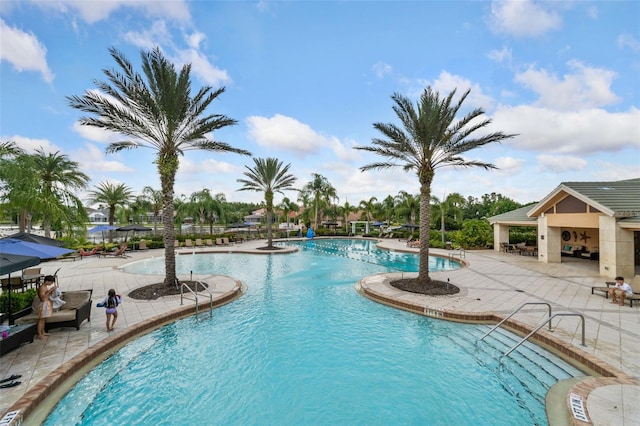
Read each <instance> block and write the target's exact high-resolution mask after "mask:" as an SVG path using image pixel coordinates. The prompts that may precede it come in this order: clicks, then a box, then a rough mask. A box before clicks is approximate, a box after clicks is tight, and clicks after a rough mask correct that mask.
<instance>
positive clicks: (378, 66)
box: [371, 61, 393, 79]
mask: <svg viewBox="0 0 640 426" xmlns="http://www.w3.org/2000/svg"><path fill="white" fill-rule="evenodd" d="M371 69H372V70H373V73H374V74H375V75H376V77H377V78H379V79H383V78H385V77H386V76H388V75H390V74H391V72H392V71H393V68H392V67H391V65H389V64H386V63H384V62H382V61H378V62H376V63H375V64H373V66H372V67H371Z"/></svg>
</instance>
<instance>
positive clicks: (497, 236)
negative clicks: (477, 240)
mask: <svg viewBox="0 0 640 426" xmlns="http://www.w3.org/2000/svg"><path fill="white" fill-rule="evenodd" d="M508 242H509V226H508V225H500V224H499V223H494V224H493V251H500V243H508Z"/></svg>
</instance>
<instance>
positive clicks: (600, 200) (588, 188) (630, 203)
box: [561, 178, 640, 217]
mask: <svg viewBox="0 0 640 426" xmlns="http://www.w3.org/2000/svg"><path fill="white" fill-rule="evenodd" d="M562 186H565V187H567V188H571V189H573V190H574V191H576V192H578V193H580V194H582V195H583V196H584V197H586V198H588V199H590V200H592V201H594V202H596V203H597V204H599V205H600V206H603V207H605V208H607V209H609V210H611V211H612V212H613V216H618V217H633V216H640V178H638V179H628V180H620V181H617V182H563V183H562V184H561V187H562Z"/></svg>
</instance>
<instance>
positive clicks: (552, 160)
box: [537, 155, 588, 173]
mask: <svg viewBox="0 0 640 426" xmlns="http://www.w3.org/2000/svg"><path fill="white" fill-rule="evenodd" d="M537 159H538V164H539V166H540V169H541V171H542V172H543V173H547V172H551V173H563V172H566V171H581V170H584V169H585V168H586V167H587V164H588V162H587V160H585V159H584V158H581V157H575V156H567V155H538V157H537Z"/></svg>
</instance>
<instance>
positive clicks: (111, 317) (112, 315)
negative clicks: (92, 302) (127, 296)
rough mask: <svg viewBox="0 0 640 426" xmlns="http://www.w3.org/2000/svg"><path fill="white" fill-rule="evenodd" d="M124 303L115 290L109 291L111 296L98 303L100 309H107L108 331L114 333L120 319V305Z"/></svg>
mask: <svg viewBox="0 0 640 426" xmlns="http://www.w3.org/2000/svg"><path fill="white" fill-rule="evenodd" d="M120 303H122V302H121V300H120V296H119V295H117V294H116V291H115V290H114V289H110V290H109V294H108V296H107V297H105V298H104V300H103V301H102V302H100V303H98V306H99V307H105V308H106V310H105V312H106V314H107V331H113V329H114V328H115V325H116V320H117V319H118V305H119V304H120Z"/></svg>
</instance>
